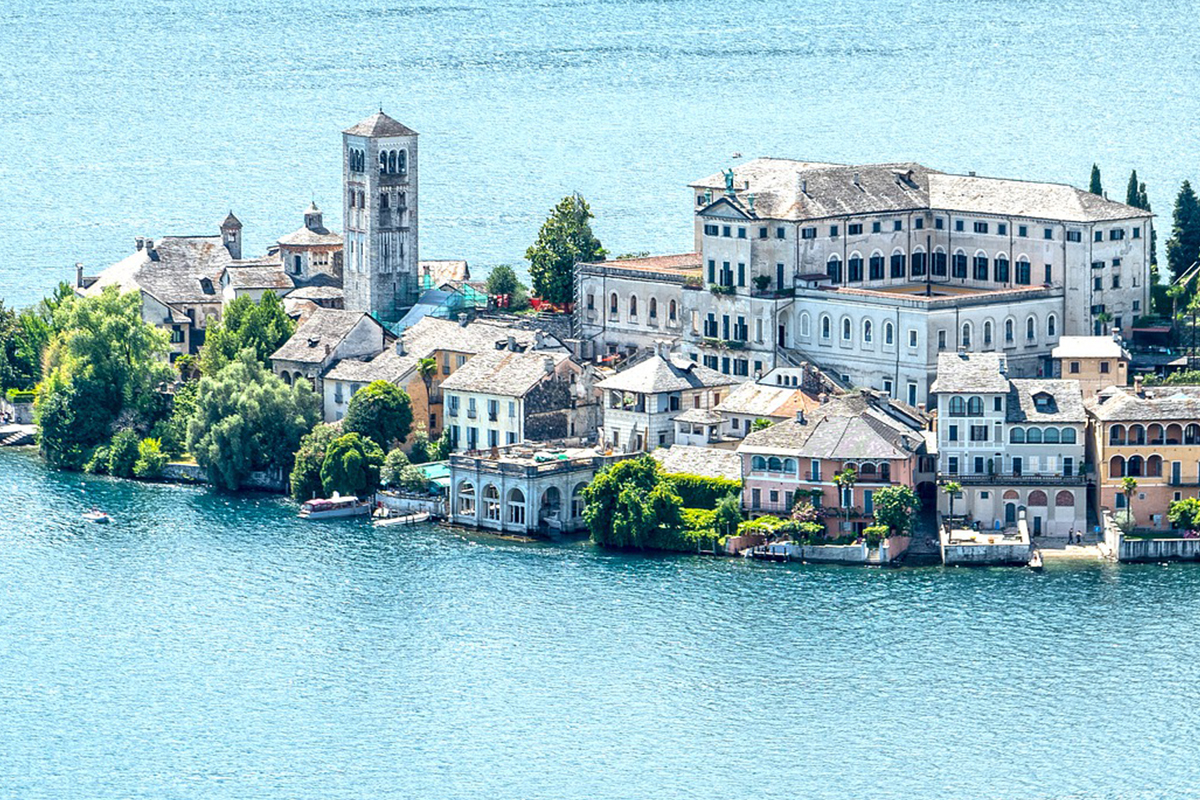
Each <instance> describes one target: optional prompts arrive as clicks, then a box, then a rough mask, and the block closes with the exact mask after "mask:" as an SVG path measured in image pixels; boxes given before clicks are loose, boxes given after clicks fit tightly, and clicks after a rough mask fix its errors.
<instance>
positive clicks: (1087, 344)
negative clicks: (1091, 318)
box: [1050, 336, 1129, 358]
mask: <svg viewBox="0 0 1200 800" xmlns="http://www.w3.org/2000/svg"><path fill="white" fill-rule="evenodd" d="M1050 355H1051V357H1053V358H1129V353H1127V352H1125V348H1124V347H1122V346H1121V343H1120V342H1118V341H1117V340H1116V339H1113V338H1112V337H1111V336H1063V337H1062V338H1060V339H1059V340H1058V344H1057V345H1056V346H1055V348H1054V349H1053V350H1051V351H1050Z"/></svg>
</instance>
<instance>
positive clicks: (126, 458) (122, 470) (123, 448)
mask: <svg viewBox="0 0 1200 800" xmlns="http://www.w3.org/2000/svg"><path fill="white" fill-rule="evenodd" d="M137 459H138V435H137V433H135V432H134V431H132V430H130V429H129V428H126V429H125V430H123V431H118V432H117V435H116V436H114V437H113V439H112V444H111V445H109V447H108V474H109V475H115V476H116V477H118V478H132V477H133V465H134V464H135V463H137Z"/></svg>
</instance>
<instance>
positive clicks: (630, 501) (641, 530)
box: [583, 455, 683, 549]
mask: <svg viewBox="0 0 1200 800" xmlns="http://www.w3.org/2000/svg"><path fill="white" fill-rule="evenodd" d="M583 496H584V501H585V503H586V505H585V506H584V510H583V518H584V521H585V522H586V523H587V525H588V529H589V530H590V531H591V534H592V541H594V542H596V543H597V544H602V545H608V546H610V547H620V548H639V549H644V548H647V547H651V548H653V547H657V546H659V545H660V544H661V543H662V542H663V541H664V540H666V541H670V540H671V539H672V538H673V537H674V535H675V534H677V532H678V531H679V529H680V528H681V527H682V526H683V516H682V511H681V509H682V506H683V504H682V501H681V500H680V499H679V495H677V494H676V493H675V492H674V490H673V489H672V487H671V483H670V481H668V480H666V479H665V478H664V477H663V475H662V472H661V470H660V468H659V465H658V462H657V461H655V460H654V458H653V457H651V456H649V455H643V456H640V457H638V458H632V459H627V460H625V461H620V462H617V463H616V464H613V465H611V466H609V467H606V468H605V469H603V470H601V471H600V472H599V473H598V474H597V475H596V477H595V478H594V479H593V480H592V482H591V483H590V484H588V485H587V486H586V487H585V488H584V490H583Z"/></svg>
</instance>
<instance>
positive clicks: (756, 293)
mask: <svg viewBox="0 0 1200 800" xmlns="http://www.w3.org/2000/svg"><path fill="white" fill-rule="evenodd" d="M750 296H751V297H769V298H781V297H795V296H796V290H795V289H751V290H750Z"/></svg>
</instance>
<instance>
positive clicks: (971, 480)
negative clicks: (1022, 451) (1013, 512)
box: [860, 472, 1088, 486]
mask: <svg viewBox="0 0 1200 800" xmlns="http://www.w3.org/2000/svg"><path fill="white" fill-rule="evenodd" d="M938 479H939V480H943V481H957V482H958V483H961V484H963V485H964V486H966V485H975V486H995V485H999V484H1013V485H1016V486H1037V485H1041V484H1054V485H1064V486H1082V485H1084V484H1086V483H1087V481H1088V478H1087V475H1086V474H1080V473H1078V472H1076V473H1072V474H1070V475H1065V474H1063V473H1061V472H1040V473H1027V472H1023V473H1020V474H1018V473H1012V472H992V473H982V474H961V473H960V474H957V475H956V474H952V473H948V472H946V473H938ZM860 480H861V479H860Z"/></svg>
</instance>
